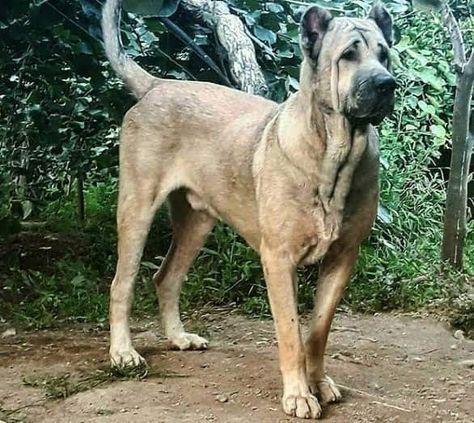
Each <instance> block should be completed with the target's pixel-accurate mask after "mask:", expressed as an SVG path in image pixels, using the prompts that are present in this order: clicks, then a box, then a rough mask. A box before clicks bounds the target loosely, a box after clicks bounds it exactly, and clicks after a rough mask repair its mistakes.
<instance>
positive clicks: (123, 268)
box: [110, 166, 168, 368]
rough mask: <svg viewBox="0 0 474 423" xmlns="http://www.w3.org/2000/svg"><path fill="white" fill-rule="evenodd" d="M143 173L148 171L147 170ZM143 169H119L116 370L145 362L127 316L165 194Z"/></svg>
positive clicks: (113, 328) (113, 316) (113, 297)
mask: <svg viewBox="0 0 474 423" xmlns="http://www.w3.org/2000/svg"><path fill="white" fill-rule="evenodd" d="M137 169H138V170H137ZM142 170H143V171H144V172H147V169H146V168H144V169H142ZM142 170H140V168H139V167H131V166H130V167H127V166H123V167H121V170H120V172H121V173H120V194H119V201H118V210H117V230H118V262H117V269H116V273H115V277H114V280H113V282H112V286H111V290H110V359H111V364H112V366H115V367H119V368H124V367H136V366H139V365H141V364H144V363H145V360H144V359H143V358H142V357H141V356H140V355H139V354H138V353H137V352H136V350H135V349H134V348H133V346H132V340H131V337H130V327H129V316H130V310H131V306H132V299H133V287H134V282H135V277H136V275H137V272H138V268H139V265H140V259H141V256H142V253H143V248H144V245H145V241H146V238H147V235H148V231H149V229H150V225H151V223H152V221H153V217H154V215H155V212H156V210H157V209H158V207H159V206H160V204H161V203H162V202H163V201H164V199H165V198H166V196H167V194H168V192H166V191H164V192H162V191H160V190H159V189H158V183H157V180H158V179H153V178H149V177H148V178H147V177H146V173H145V174H144V173H143V172H142ZM154 176H156V175H154Z"/></svg>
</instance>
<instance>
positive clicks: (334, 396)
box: [310, 376, 342, 404]
mask: <svg viewBox="0 0 474 423" xmlns="http://www.w3.org/2000/svg"><path fill="white" fill-rule="evenodd" d="M310 385H311V391H312V392H313V393H314V394H317V395H318V397H319V398H320V399H321V403H323V404H329V403H331V402H337V401H339V400H340V399H341V398H342V395H341V392H340V391H339V388H338V387H337V385H336V384H335V383H334V381H333V380H332V379H331V378H330V377H329V376H324V378H323V379H320V380H318V381H316V382H313V383H311V384H310Z"/></svg>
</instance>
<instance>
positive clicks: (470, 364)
mask: <svg viewBox="0 0 474 423" xmlns="http://www.w3.org/2000/svg"><path fill="white" fill-rule="evenodd" d="M459 365H461V366H462V367H468V368H470V369H472V368H474V359H470V360H462V361H460V362H459Z"/></svg>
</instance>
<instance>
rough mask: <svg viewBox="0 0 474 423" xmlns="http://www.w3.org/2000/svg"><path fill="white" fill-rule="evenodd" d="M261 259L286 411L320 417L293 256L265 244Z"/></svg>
mask: <svg viewBox="0 0 474 423" xmlns="http://www.w3.org/2000/svg"><path fill="white" fill-rule="evenodd" d="M263 244H264V243H263ZM261 257H262V264H263V269H264V273H265V280H266V282H267V287H268V296H269V299H270V305H271V308H272V314H273V319H274V321H275V327H276V335H277V341H278V351H279V356H280V369H281V373H282V376H283V398H282V404H283V410H284V411H285V413H286V414H288V415H290V416H297V417H301V418H306V419H309V418H313V419H315V418H318V417H319V416H320V414H321V407H320V406H319V403H318V400H317V399H316V398H315V397H314V396H313V395H312V394H311V392H310V390H309V387H308V383H307V380H306V367H305V353H304V347H303V343H302V338H301V331H300V327H299V322H298V312H297V305H296V290H295V282H296V266H295V265H294V264H293V263H292V262H291V260H290V257H289V256H287V255H285V254H284V253H282V252H280V251H275V250H272V249H270V248H268V247H266V246H265V245H262V248H261Z"/></svg>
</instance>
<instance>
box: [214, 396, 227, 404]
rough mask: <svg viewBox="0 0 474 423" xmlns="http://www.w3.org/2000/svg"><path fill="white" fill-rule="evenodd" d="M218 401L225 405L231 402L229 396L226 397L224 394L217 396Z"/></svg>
mask: <svg viewBox="0 0 474 423" xmlns="http://www.w3.org/2000/svg"><path fill="white" fill-rule="evenodd" d="M216 400H217V401H219V402H221V403H225V402H228V401H229V397H228V396H227V395H224V394H219V395H216Z"/></svg>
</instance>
